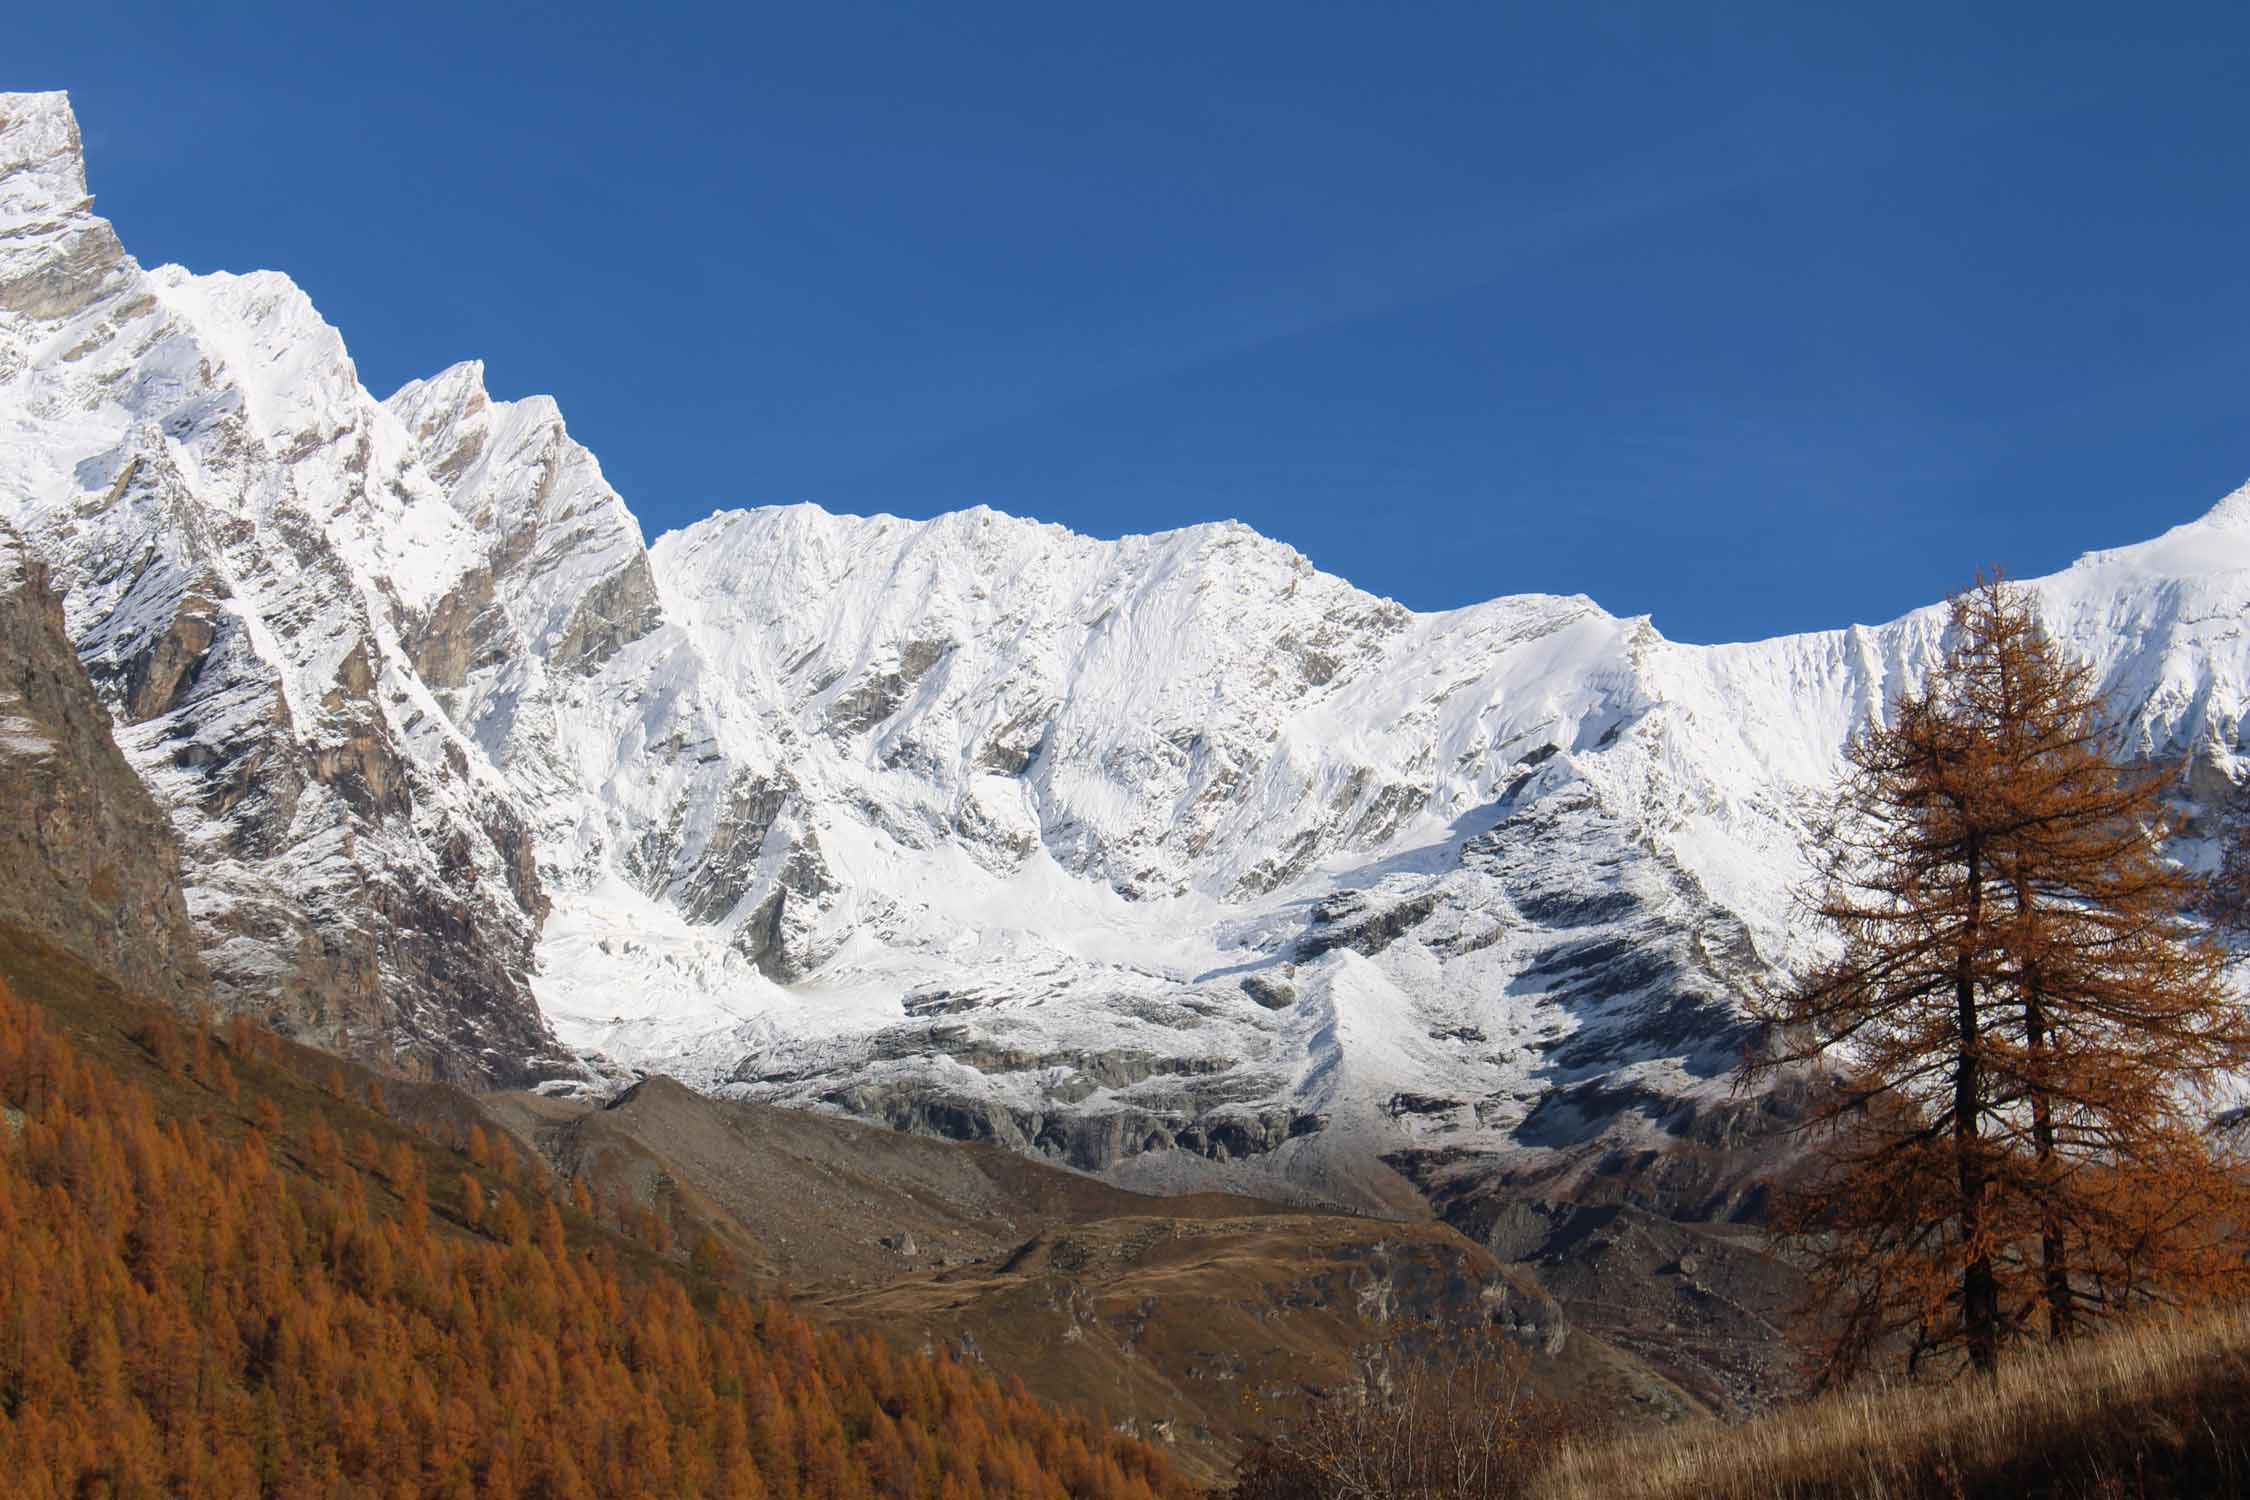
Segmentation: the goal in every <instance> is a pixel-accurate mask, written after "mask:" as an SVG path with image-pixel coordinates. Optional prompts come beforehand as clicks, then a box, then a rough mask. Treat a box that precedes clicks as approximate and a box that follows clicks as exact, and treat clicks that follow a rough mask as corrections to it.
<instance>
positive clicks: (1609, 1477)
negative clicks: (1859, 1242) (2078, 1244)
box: [1529, 1309, 2250, 1500]
mask: <svg viewBox="0 0 2250 1500" xmlns="http://www.w3.org/2000/svg"><path fill="white" fill-rule="evenodd" d="M1529 1493H1530V1494H1532V1495H1534V1496H1538V1497H1540V1500H1811V1497H1816V1496H1817V1497H1846V1496H1849V1497H1868V1500H1874V1497H1884V1500H1919V1497H1929V1500H1939V1497H1945V1500H2015V1497H2020V1496H2040V1497H2056V1500H2062V1497H2085V1500H2094V1497H2103V1500H2128V1497H2131V1500H2159V1497H2163V1500H2171V1497H2179V1500H2187V1497H2191V1496H2196V1497H2200V1496H2218V1495H2240V1494H2245V1493H2250V1310H2243V1309H2215V1310H2210V1311H2207V1312H2204V1313H2202V1314H2182V1315H2177V1316H2172V1317H2168V1318H2161V1319H2152V1320H2148V1321H2144V1322H2140V1323H2133V1324H2127V1325H2124V1326H2121V1327H2118V1328H2116V1329H2113V1330H2110V1331H2109V1332H2107V1333H2104V1334H2102V1335H2100V1336H2098V1337H2095V1338H2089V1339H2086V1340H2084V1341H2082V1342H2079V1343H2076V1344H2073V1345H2070V1346H2067V1347H2064V1348H2060V1349H2047V1350H2039V1351H2035V1352H2028V1353H2023V1354H2018V1355H2016V1356H2014V1357H2012V1358H2011V1359H2009V1360H2008V1361H2007V1362H2006V1363H2005V1364H2003V1365H2002V1367H2001V1371H2000V1374H1999V1377H1998V1379H1997V1380H1995V1381H1991V1382H1982V1381H1975V1380H1964V1381H1958V1382H1952V1383H1945V1384H1931V1385H1919V1386H1882V1385H1876V1386H1869V1387H1866V1388H1862V1389H1855V1390H1851V1391H1846V1392H1842V1393H1839V1394H1836V1395H1832V1396H1828V1397H1824V1398H1822V1399H1820V1400H1817V1401H1813V1402H1809V1403H1807V1404H1805V1405H1803V1406H1799V1407H1794V1408H1790V1409H1787V1410H1784V1411H1781V1412H1777V1413H1775V1414H1774V1415H1772V1416H1769V1417H1765V1418H1762V1419H1760V1420H1758V1421H1754V1422H1746V1423H1743V1424H1741V1425H1740V1426H1734V1427H1719V1426H1697V1427H1692V1428H1686V1429H1682V1430H1677V1431H1672V1432H1649V1433H1641V1434H1637V1435H1634V1436H1630V1437H1621V1438H1618V1439H1615V1440H1613V1441H1611V1442H1608V1443H1604V1444H1599V1445H1595V1446H1588V1447H1584V1448H1580V1449H1578V1450H1576V1451H1573V1452H1570V1453H1568V1454H1566V1455H1565V1456H1564V1458H1563V1459H1562V1460H1561V1461H1560V1462H1559V1463H1557V1464H1555V1465H1554V1466H1553V1467H1551V1468H1549V1469H1548V1470H1547V1471H1546V1472H1545V1473H1544V1474H1542V1475H1541V1476H1540V1478H1539V1479H1538V1481H1537V1482H1535V1483H1534V1484H1533V1485H1532V1486H1531V1488H1530V1490H1529Z"/></svg>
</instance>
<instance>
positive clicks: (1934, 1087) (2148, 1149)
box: [1747, 579, 2250, 1375]
mask: <svg viewBox="0 0 2250 1500" xmlns="http://www.w3.org/2000/svg"><path fill="white" fill-rule="evenodd" d="M1845 758H1846V762H1847V767H1848V769H1847V772H1846V774H1845V777H1844V779H1843V782H1842V785H1841V786H1840V788H1839V790H1838V796H1837V798H1836V803H1835V806H1836V814H1835V817H1834V819H1833V821H1832V822H1831V823H1830V825H1829V826H1828V827H1826V828H1825V829H1823V830H1822V835H1823V836H1822V839H1821V847H1820V848H1819V850H1818V851H1817V854H1816V864H1817V866H1818V868H1819V871H1820V876H1821V879H1820V883H1819V886H1818V889H1817V894H1816V895H1815V896H1814V897H1813V899H1812V902H1811V907H1812V911H1813V913H1814V914H1815V915H1816V916H1817V917H1818V918H1820V919H1821V920H1822V921H1823V922H1825V923H1826V924H1827V925H1828V926H1829V927H1830V928H1831V929H1832V930H1833V931H1834V932H1835V933H1836V934H1837V936H1838V937H1839V938H1840V939H1841V946H1842V952H1841V955H1840V956H1839V957H1838V958H1837V960H1836V961H1835V962H1834V963H1832V964H1831V965H1829V966H1828V967H1827V968H1825V969H1824V970H1822V971H1821V972H1819V973H1817V974H1815V975H1814V976H1813V977H1812V978H1811V979H1810V980H1809V981H1807V982H1806V983H1804V984H1803V985H1801V986H1799V987H1797V988H1795V989H1793V990H1791V991H1789V992H1787V993H1784V994H1780V995H1778V996H1769V997H1765V998H1764V999H1762V1000H1760V1001H1759V1002H1757V1004H1756V1005H1755V1007H1754V1008H1755V1009H1756V1010H1757V1012H1758V1013H1759V1016H1760V1019H1762V1020H1763V1021H1765V1022H1766V1023H1767V1026H1766V1042H1765V1048H1764V1050H1763V1052H1762V1053H1761V1054H1759V1055H1758V1056H1757V1057H1755V1058H1754V1059H1753V1060H1752V1061H1751V1063H1750V1064H1749V1065H1748V1071H1747V1076H1748V1077H1749V1078H1750V1079H1751V1080H1756V1079H1758V1078H1761V1077H1766V1076H1770V1075H1771V1074H1772V1073H1773V1072H1774V1071H1775V1070H1777V1069H1781V1068H1785V1067H1790V1066H1792V1065H1801V1064H1807V1063H1815V1062H1818V1063H1820V1064H1822V1065H1823V1066H1824V1067H1826V1068H1828V1069H1829V1070H1831V1072H1832V1081H1833V1084H1834V1086H1833V1087H1832V1088H1830V1089H1827V1090H1824V1091H1823V1092H1822V1093H1821V1094H1820V1095H1819V1096H1818V1102H1817V1103H1816V1104H1815V1106H1814V1108H1813V1110H1812V1112H1811V1116H1810V1118H1809V1120H1808V1122H1807V1125H1808V1128H1810V1129H1813V1130H1815V1131H1816V1132H1817V1133H1818V1135H1819V1137H1820V1140H1821V1144H1822V1147H1823V1149H1822V1150H1821V1151H1820V1152H1819V1153H1818V1155H1817V1165H1816V1167H1815V1170H1814V1174H1813V1176H1812V1177H1811V1178H1810V1179H1809V1180H1808V1181H1807V1182H1805V1183H1803V1184H1801V1185H1800V1186H1799V1187H1798V1188H1796V1189H1795V1190H1794V1191H1792V1192H1791V1193H1789V1194H1787V1195H1785V1198H1784V1201H1783V1202H1782V1205H1781V1207H1780V1209H1779V1211H1778V1215H1777V1227H1778V1228H1779V1229H1780V1230H1781V1232H1783V1233H1784V1234H1785V1235H1789V1236H1792V1237H1794V1238H1795V1239H1797V1240H1798V1241H1799V1242H1800V1243H1801V1244H1802V1245H1803V1247H1804V1248H1805V1250H1806V1252H1807V1255H1808V1259H1809V1264H1810V1266H1811V1269H1812V1271H1813V1275H1814V1281H1815V1286H1816V1288H1817V1291H1818V1294H1819V1296H1820V1299H1821V1301H1822V1304H1823V1307H1824V1310H1825V1312H1826V1313H1827V1315H1828V1319H1827V1321H1828V1335H1829V1341H1828V1347H1827V1350H1826V1363H1827V1369H1828V1373H1830V1374H1831V1375H1845V1374H1849V1373H1852V1372H1853V1371H1856V1370H1857V1369H1859V1368H1861V1367H1863V1366H1865V1365H1866V1364H1867V1363H1868V1362H1869V1361H1870V1360H1871V1359H1873V1358H1875V1357H1876V1356H1878V1355H1879V1354H1881V1353H1882V1352H1883V1351H1885V1350H1886V1349H1893V1348H1896V1349H1899V1350H1902V1351H1903V1352H1904V1353H1905V1354H1906V1357H1907V1358H1908V1360H1909V1363H1910V1364H1914V1363H1918V1362H1920V1361H1923V1360H1926V1359H1933V1358H1935V1359H1938V1360H1941V1361H1961V1360H1965V1361H1966V1363H1967V1364H1968V1365H1969V1366H1971V1367H1973V1368H1975V1369H1977V1370H1980V1371H1987V1372H1989V1371H1990V1370H1992V1369H1993V1368H1994V1367H1995V1365H1996V1363H1997V1361H1998V1359H1999V1358H2000V1353H2001V1350H2002V1349H2003V1347H2004V1346H2005V1345H2007V1344H2008V1343H2009V1342H2011V1341H2013V1340H2015V1339H2018V1338H2021V1337H2024V1336H2027V1335H2032V1334H2043V1335H2045V1336H2047V1337H2051V1338H2058V1339H2059V1338H2065V1337H2068V1336H2069V1335H2070V1334H2071V1333H2072V1332H2073V1331H2074V1330H2076V1329H2077V1328H2079V1327H2080V1326H2082V1325H2083V1324H2084V1323H2085V1322H2087V1321H2089V1320H2092V1319H2096V1318H2100V1317H2103V1316H2107V1315H2110V1314H2114V1313H2116V1312H2119V1311H2123V1310H2126V1309H2130V1308H2133V1307H2136V1306H2140V1305H2143V1304H2146V1303H2148V1302H2151V1301H2163V1302H2178V1301H2182V1300H2189V1299H2194V1298H2198V1297H2205V1296H2215V1295H2220V1294H2224V1293H2227V1292H2229V1291H2233V1290H2237V1289H2240V1288H2241V1287H2243V1286H2244V1285H2245V1284H2246V1283H2250V1277H2246V1274H2245V1265H2244V1259H2243V1256H2242V1254H2241V1252H2240V1250H2239V1248H2238V1247H2236V1246H2234V1245H2230V1244H2229V1243H2227V1241H2226V1240H2225V1238H2224V1234H2225V1232H2226V1229H2227V1227H2228V1226H2229V1225H2231V1224H2238V1223H2241V1222H2243V1210H2244V1208H2245V1207H2246V1206H2250V1203H2246V1200H2245V1198H2244V1196H2243V1194H2242V1191H2241V1189H2240V1188H2239V1187H2238V1185H2237V1182H2236V1178H2235V1177H2234V1175H2233V1174H2232V1173H2231V1172H2230V1171H2229V1170H2228V1164H2227V1163H2225V1162H2223V1161H2222V1160H2220V1159H2219V1158H2218V1157H2217V1156H2216V1155H2215V1154H2214V1148H2213V1146H2212V1144H2211V1142H2210V1141H2209V1140H2208V1139H2207V1137H2206V1135H2205V1133H2204V1131H2203V1130H2202V1129H2201V1127H2200V1122H2199V1118H2198V1114H2197V1111H2196V1108H2195V1105H2196V1104H2197V1102H2198V1101H2199V1100H2200V1099H2201V1098H2203V1097H2204V1096H2205V1095H2206V1094H2207V1091H2208V1088H2209V1085H2210V1084H2211V1082H2212V1081H2213V1079H2214V1078H2215V1076H2216V1075H2218V1074H2220V1073H2222V1072H2225V1071H2229V1070H2236V1069H2240V1068H2243V1067H2244V1066H2245V1065H2250V1025H2246V1024H2245V1022H2244V1020H2243V1019H2242V1017H2241V1015H2240V1013H2239V1012H2238V1009H2237V1007H2236V1005H2235V1001H2234V997H2233V996H2232V995H2231V994H2230V993H2229V991H2228V989H2227V986H2226V984H2225V982H2224V975H2223V970H2224V955H2223V953H2222V952H2221V950H2220V949H2219V948H2218V947H2217V946H2216V945H2214V944H2213V943H2211V942H2210V941H2209V940H2208V939H2207V938H2205V937H2204V936H2203V935H2202V934H2201V933H2200V932H2199V931H2198V930H2197V928H2196V926H2195V925H2194V922H2193V920H2192V918H2191V917H2190V915H2189V913H2190V912H2191V910H2192V909H2193V908H2194V907H2195V906H2196V905H2197V904H2198V903H2199V901H2200V899H2201V894H2202V893H2201V892H2200V890H2199V888H2198V886H2197V883H2196V882H2195V880H2194V879H2193V878H2191V877H2190V876H2189V875H2188V874H2186V873H2185V872H2183V871H2182V870H2181V869H2180V868H2179V867H2178V866H2176V865H2175V864H2173V863H2172V862H2170V861H2169V860H2167V858H2166V856H2165V853H2164V838H2165V835H2166V833H2167V831H2168V825H2167V820H2166V818H2165V815H2164V811H2163V806H2162V797H2163V793H2164V789H2165V787H2166V786H2167V784H2168V783H2169V781H2170V779H2171V773H2170V772H2169V771H2168V770H2166V769H2165V768H2163V767H2161V766H2157V767H2151V766H2146V765H2136V764H2133V763H2132V762H2131V761H2130V759H2129V758H2128V757H2127V756H2126V755H2125V754H2124V746H2123V743H2122V739H2121V736H2120V735H2119V734H2118V733H2117V732H2116V730H2115V728H2114V726H2112V725H2111V724H2110V723H2109V722H2108V721H2107V719H2106V717H2105V714H2104V712H2103V708H2102V704H2101V701H2100V698H2099V696H2098V692H2097V684H2096V682H2095V680H2094V676H2093V673H2092V670H2091V669H2090V668H2089V667H2087V666H2086V665H2084V664H2082V663H2078V662H2074V661H2071V660H2069V659H2068V658H2066V657H2065V656H2064V655H2063V653H2062V652H2061V651H2060V650H2059V648H2057V646H2056V645H2055V644H2054V642H2053V641H2052V639H2051V638H2050V637H2049V636H2048V635H2047V634H2046V632H2045V631H2044V630H2043V629H2042V628H2041V627H2040V625H2039V623H2038V620H2037V618H2036V617H2035V615H2034V614H2033V612H2032V609H2031V606H2030V602H2029V600H2028V599H2027V598H2026V597H2025V596H2024V594H2023V593H2022V592H2021V591H2019V590H2016V589H2013V588H2011V587H2010V586H2008V585H2006V584H2005V583H2003V582H2001V581H2000V580H1998V579H1991V580H1985V581H1980V583H1979V584H1978V586H1977V587H1976V588H1974V589H1972V590H1970V591H1968V592H1966V593H1964V594H1963V595H1961V596H1960V597H1959V598H1957V599H1956V600H1955V601H1954V603H1953V612H1952V619H1951V625H1950V630H1949V642H1948V648H1947V651H1946V654H1945V657H1944V659H1943V661H1942V663H1941V664H1940V665H1939V667H1938V668H1937V669H1936V670H1935V671H1934V672H1933V674H1932V675H1931V678H1930V680H1929V681H1928V682H1927V683H1925V684H1924V685H1923V686H1922V688H1921V689H1920V690H1919V691H1915V692H1909V693H1907V694H1905V695H1904V696H1902V697H1901V698H1900V699H1899V700H1898V701H1897V702H1896V703H1895V704H1894V705H1893V706H1892V709H1891V711H1890V714H1889V716H1888V718H1887V719H1886V720H1884V721H1882V722H1878V723H1871V724H1869V725H1868V726H1867V727H1865V728H1864V729H1862V730H1861V731H1860V732H1859V733H1858V734H1857V735H1855V736H1854V738H1853V739H1852V741H1851V743H1850V745H1849V746H1848V747H1847V750H1846V755H1845Z"/></svg>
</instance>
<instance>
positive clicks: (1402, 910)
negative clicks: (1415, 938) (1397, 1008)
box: [1297, 891, 1438, 959]
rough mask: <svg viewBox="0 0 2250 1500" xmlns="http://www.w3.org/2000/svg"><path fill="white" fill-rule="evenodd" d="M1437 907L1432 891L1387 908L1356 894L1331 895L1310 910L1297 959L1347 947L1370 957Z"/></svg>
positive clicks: (1425, 918)
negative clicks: (1309, 920) (1306, 928)
mask: <svg viewBox="0 0 2250 1500" xmlns="http://www.w3.org/2000/svg"><path fill="white" fill-rule="evenodd" d="M1437 904H1438V894H1437V893H1436V892H1435V891H1429V892H1424V893H1423V894H1421V895H1417V896H1409V897H1407V898H1406V899H1405V900H1402V901H1394V902H1391V903H1389V904H1387V905H1385V904H1378V903H1377V902H1375V901H1373V900H1372V899H1370V898H1369V897H1368V896H1366V895H1364V894H1363V893H1361V892H1358V891H1345V892H1343V893H1341V894H1339V895H1335V896H1331V897H1329V898H1328V899H1327V900H1325V901H1322V902H1320V903H1319V904H1318V905H1316V906H1315V907H1314V908H1313V914H1312V923H1311V926H1310V928H1309V929H1308V930H1307V931H1306V933H1305V935H1304V936H1303V937H1301V938H1299V939H1298V940H1297V956H1298V957H1299V958H1300V959H1310V958H1318V957H1319V956H1320V955H1321V954H1323V953H1328V952H1331V951H1333V950H1335V949H1337V948H1349V949H1351V950H1352V951H1353V952H1354V953H1364V954H1367V955H1368V956H1370V957H1372V956H1373V955H1375V954H1377V953H1380V952H1382V951H1383V950H1384V949H1385V948H1388V947H1389V946H1390V945H1391V944H1392V943H1394V942H1396V941H1398V939H1399V938H1401V937H1403V936H1404V935H1405V934H1407V933H1408V932H1411V931H1412V930H1413V929H1414V928H1415V927H1417V926H1419V925H1420V924H1421V923H1423V922H1425V921H1427V920H1428V919H1429V916H1430V914H1431V913H1432V912H1434V911H1436V910H1437Z"/></svg>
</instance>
